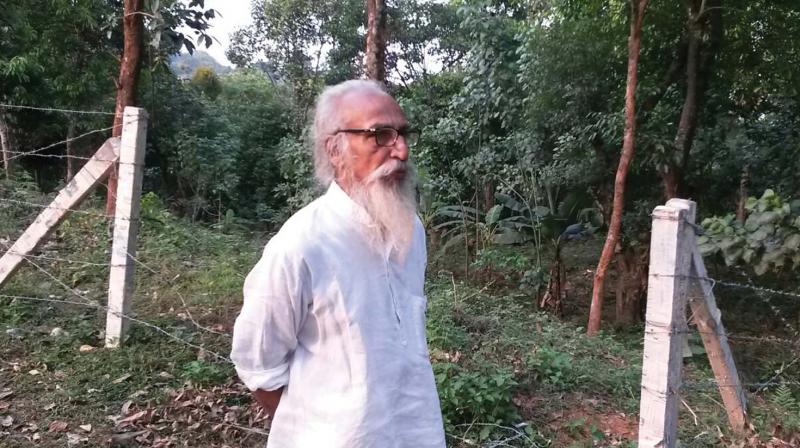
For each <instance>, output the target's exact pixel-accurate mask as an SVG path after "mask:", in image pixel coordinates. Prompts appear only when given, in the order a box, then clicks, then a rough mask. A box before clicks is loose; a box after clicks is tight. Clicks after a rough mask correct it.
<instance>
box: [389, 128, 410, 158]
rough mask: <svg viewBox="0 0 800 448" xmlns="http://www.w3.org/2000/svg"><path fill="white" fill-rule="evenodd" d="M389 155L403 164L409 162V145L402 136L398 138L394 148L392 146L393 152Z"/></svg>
mask: <svg viewBox="0 0 800 448" xmlns="http://www.w3.org/2000/svg"><path fill="white" fill-rule="evenodd" d="M389 155H390V156H391V157H392V158H395V159H397V160H402V161H403V162H405V161H406V160H408V144H406V138H405V137H403V136H402V135H398V136H397V141H395V142H394V146H392V152H391V153H390V154H389Z"/></svg>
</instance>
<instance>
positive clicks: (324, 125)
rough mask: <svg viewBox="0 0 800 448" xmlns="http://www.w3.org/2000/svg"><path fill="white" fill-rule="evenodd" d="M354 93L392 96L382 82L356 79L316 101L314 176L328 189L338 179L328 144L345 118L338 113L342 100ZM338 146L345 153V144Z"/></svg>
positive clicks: (326, 93) (334, 87)
mask: <svg viewBox="0 0 800 448" xmlns="http://www.w3.org/2000/svg"><path fill="white" fill-rule="evenodd" d="M355 92H366V93H377V94H380V95H386V96H390V95H389V93H388V92H386V89H385V88H384V86H383V84H381V83H379V82H376V81H372V80H366V79H353V80H350V81H345V82H343V83H341V84H337V85H335V86H329V87H326V88H325V90H323V91H322V93H320V95H319V96H318V97H317V104H316V107H315V111H314V124H313V126H312V129H311V139H312V142H313V148H312V152H313V155H314V174H315V176H316V178H317V181H318V182H319V183H320V185H322V187H324V188H327V187H328V186H329V185H330V184H331V182H333V180H334V178H335V177H336V168H335V167H334V166H333V163H332V162H331V154H328V151H327V149H326V144H327V142H328V139H329V138H331V137H334V136H333V133H334V132H336V130H337V129H339V128H340V127H341V125H342V116H341V114H340V113H339V111H340V108H341V104H340V101H341V99H342V98H344V97H345V96H347V95H349V94H351V93H355ZM338 142H339V143H337V147H338V149H339V150H340V151H341V150H342V149H344V148H343V146H342V145H341V144H342V142H344V140H343V139H342V140H339V141H338Z"/></svg>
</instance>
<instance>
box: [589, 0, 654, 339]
mask: <svg viewBox="0 0 800 448" xmlns="http://www.w3.org/2000/svg"><path fill="white" fill-rule="evenodd" d="M647 1H648V0H631V30H630V36H629V38H628V80H627V88H626V90H625V135H624V137H623V140H622V154H621V155H620V158H619V166H618V167H617V174H616V177H615V178H614V205H613V211H612V212H611V221H610V222H609V225H608V236H607V237H606V242H605V245H603V252H602V253H601V255H600V261H598V263H597V271H596V272H595V274H594V285H593V289H592V305H591V309H590V311H589V322H588V324H587V326H586V332H587V333H588V334H589V335H594V334H596V333H597V332H598V331H600V322H601V320H602V314H603V299H604V297H605V280H606V273H607V272H608V265H609V264H610V263H611V260H612V259H613V258H614V251H615V250H616V247H617V244H618V242H619V235H620V228H621V227H622V209H623V206H624V204H625V179H626V177H627V176H628V166H629V165H630V163H631V159H633V151H634V143H635V140H634V139H635V136H636V82H637V76H636V70H637V68H638V65H639V48H640V46H641V42H642V25H643V23H644V13H645V9H646V8H647Z"/></svg>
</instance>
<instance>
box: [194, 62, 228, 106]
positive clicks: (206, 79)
mask: <svg viewBox="0 0 800 448" xmlns="http://www.w3.org/2000/svg"><path fill="white" fill-rule="evenodd" d="M191 84H192V85H193V86H194V87H196V88H198V89H200V91H201V92H203V93H204V94H205V95H207V96H208V97H209V98H211V99H212V100H215V99H216V98H217V96H219V94H220V92H222V83H221V82H220V80H219V77H218V76H217V74H216V73H214V70H212V69H211V68H209V67H199V68H198V69H197V70H195V72H194V75H193V76H192V81H191Z"/></svg>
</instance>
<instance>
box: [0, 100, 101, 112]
mask: <svg viewBox="0 0 800 448" xmlns="http://www.w3.org/2000/svg"><path fill="white" fill-rule="evenodd" d="M0 107H2V108H6V109H24V110H38V111H43V112H61V113H65V114H91V115H116V114H115V113H114V112H105V111H100V110H77V109H58V108H55V107H37V106H23V105H20V104H8V103H0Z"/></svg>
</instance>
